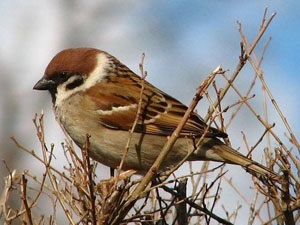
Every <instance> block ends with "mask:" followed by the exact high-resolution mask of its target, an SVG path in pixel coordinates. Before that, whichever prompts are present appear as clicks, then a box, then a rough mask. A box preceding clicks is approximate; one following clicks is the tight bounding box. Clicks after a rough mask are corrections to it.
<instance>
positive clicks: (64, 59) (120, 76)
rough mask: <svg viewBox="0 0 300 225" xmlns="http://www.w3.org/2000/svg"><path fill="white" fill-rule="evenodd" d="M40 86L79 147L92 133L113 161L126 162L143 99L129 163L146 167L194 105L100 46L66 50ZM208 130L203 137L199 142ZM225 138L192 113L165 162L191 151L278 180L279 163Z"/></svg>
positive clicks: (99, 157) (103, 156)
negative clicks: (262, 160) (256, 157)
mask: <svg viewBox="0 0 300 225" xmlns="http://www.w3.org/2000/svg"><path fill="white" fill-rule="evenodd" d="M142 87H143V88H144V89H143V92H142V97H140V94H141V89H142ZM33 89H35V90H48V91H49V92H50V95H51V97H52V103H53V108H54V112H55V116H56V119H57V120H58V122H59V123H60V124H61V125H62V127H63V129H65V131H66V132H67V133H68V135H69V136H70V137H71V138H72V139H73V141H74V142H75V143H76V144H77V145H78V146H79V147H80V148H83V147H84V145H85V143H86V137H87V135H89V137H90V138H89V142H90V156H91V157H92V158H93V159H94V160H96V161H98V162H100V163H102V164H104V165H106V166H109V167H111V168H117V167H118V166H119V165H120V162H121V159H122V156H123V154H124V149H125V146H126V143H127V141H128V137H129V132H128V131H129V130H130V129H131V128H132V127H133V123H134V121H135V119H136V117H137V112H138V109H139V103H140V113H139V115H138V120H137V124H136V126H135V129H134V131H133V135H132V138H131V141H130V146H129V149H128V153H127V156H126V158H125V160H124V164H123V167H122V169H123V170H129V169H132V170H136V171H137V172H138V173H140V174H144V173H146V172H147V171H148V169H149V168H150V167H151V165H152V164H153V162H154V161H155V159H156V158H157V156H158V155H159V153H160V151H161V149H162V148H163V146H164V144H165V143H166V141H167V138H168V137H169V136H170V135H171V134H172V132H173V131H174V130H175V129H176V127H177V125H178V124H179V122H180V121H181V118H182V117H183V115H184V113H185V112H186V110H187V106H186V105H184V104H183V103H181V102H180V101H178V100H176V99H175V98H173V97H171V96H170V95H168V94H166V93H165V92H163V91H161V90H160V89H158V88H156V87H155V86H153V85H152V84H150V83H149V82H147V81H146V80H143V79H142V78H141V77H140V76H138V75H136V74H135V73H134V72H133V71H131V70H130V69H129V68H128V67H127V66H126V65H124V64H123V63H121V62H120V61H119V60H118V59H117V58H115V57H114V56H112V55H110V54H109V53H107V52H105V51H102V50H98V49H95V48H71V49H65V50H63V51H61V52H59V53H58V54H57V55H55V56H54V58H53V59H52V60H51V61H50V63H49V64H48V66H47V68H46V70H45V73H44V76H43V77H42V78H41V79H40V80H39V81H38V82H37V83H36V84H35V85H34V87H33ZM202 136H203V137H202ZM201 137H202V138H203V141H202V142H201V144H200V145H199V146H196V144H195V143H197V140H199V139H200V138H201ZM226 137H227V134H226V133H224V132H222V131H220V130H218V129H216V128H214V127H210V126H208V125H207V124H206V123H205V122H204V120H203V119H202V118H201V117H200V116H199V115H198V114H197V113H196V112H192V113H191V115H190V117H189V119H188V121H187V122H186V124H185V126H184V128H183V129H182V131H181V133H180V134H179V138H178V140H177V142H176V143H175V145H174V146H173V148H172V150H171V151H170V152H169V154H168V156H167V158H166V159H165V161H164V163H163V165H162V168H160V169H162V170H164V169H166V168H169V167H172V166H174V165H176V163H178V162H180V161H181V160H182V159H183V158H184V157H185V156H186V155H187V154H189V153H190V155H189V157H188V159H187V160H188V161H198V160H210V161H217V162H223V163H230V164H236V165H240V166H242V167H243V168H245V169H246V171H247V172H250V173H251V174H253V175H254V176H256V177H258V178H265V179H276V177H277V174H275V173H274V172H273V171H272V170H270V169H269V168H267V167H265V166H263V165H261V164H259V163H257V162H255V161H253V160H251V159H249V158H247V157H246V156H244V155H242V154H241V153H239V152H238V151H236V150H234V149H233V148H231V147H229V146H228V145H226V144H225V143H223V142H222V141H221V140H220V139H221V138H226Z"/></svg>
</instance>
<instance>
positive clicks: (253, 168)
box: [195, 138, 280, 182]
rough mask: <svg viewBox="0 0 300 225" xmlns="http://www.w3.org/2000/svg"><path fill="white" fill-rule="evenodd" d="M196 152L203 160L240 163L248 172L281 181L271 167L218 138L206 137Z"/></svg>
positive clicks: (264, 179)
mask: <svg viewBox="0 0 300 225" xmlns="http://www.w3.org/2000/svg"><path fill="white" fill-rule="evenodd" d="M195 153H196V155H197V157H198V158H199V157H200V159H202V160H212V161H217V162H225V163H230V164H236V165H240V166H242V167H244V168H245V169H246V171H247V172H249V173H251V174H252V175H253V176H255V177H257V178H258V179H260V180H262V181H268V180H272V181H276V182H280V176H279V175H278V174H276V173H275V172H273V171H272V170H271V169H269V168H267V167H265V166H263V165H261V164H259V163H258V162H255V161H253V160H252V159H249V158H247V157H246V156H244V155H242V154H241V153H239V152H237V151H236V150H234V149H232V148H231V147H229V146H227V145H226V144H224V143H223V142H221V141H220V140H219V139H217V138H204V139H203V141H202V142H201V144H200V147H199V148H198V149H197V150H196V152H195Z"/></svg>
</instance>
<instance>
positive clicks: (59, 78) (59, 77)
mask: <svg viewBox="0 0 300 225" xmlns="http://www.w3.org/2000/svg"><path fill="white" fill-rule="evenodd" d="M69 77H70V74H69V73H68V72H59V73H57V74H55V76H54V78H53V80H54V81H55V82H56V83H57V84H61V83H64V82H65V81H66V80H68V79H69Z"/></svg>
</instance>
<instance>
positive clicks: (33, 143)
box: [0, 0, 300, 220]
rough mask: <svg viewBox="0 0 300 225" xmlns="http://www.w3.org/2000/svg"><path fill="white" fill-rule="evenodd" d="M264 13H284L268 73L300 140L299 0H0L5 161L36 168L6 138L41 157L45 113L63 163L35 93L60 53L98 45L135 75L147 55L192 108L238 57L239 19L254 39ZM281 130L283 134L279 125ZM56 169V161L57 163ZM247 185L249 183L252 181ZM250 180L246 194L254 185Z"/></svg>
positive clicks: (58, 138)
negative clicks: (39, 125) (217, 71)
mask: <svg viewBox="0 0 300 225" xmlns="http://www.w3.org/2000/svg"><path fill="white" fill-rule="evenodd" d="M265 6H269V13H272V12H277V16H276V17H275V19H274V21H273V22H272V24H271V26H270V28H269V29H268V31H267V33H266V36H265V38H264V40H267V38H268V37H269V36H271V37H272V41H271V44H270V46H269V48H268V52H267V53H266V55H265V59H264V62H263V65H262V68H263V70H264V73H265V76H266V77H265V78H266V81H267V83H268V84H269V87H270V89H271V91H272V92H273V94H274V96H275V98H276V100H277V101H278V104H279V105H280V106H281V107H282V109H283V112H284V113H285V115H286V117H287V118H288V120H289V121H290V123H291V126H292V128H293V129H294V132H295V134H296V136H298V137H299V133H300V128H299V122H300V119H299V107H300V103H299V102H300V101H299V96H300V91H299V82H300V76H299V72H298V65H299V61H300V60H299V59H300V57H299V51H300V42H299V40H300V30H299V21H300V14H299V10H300V2H299V1H279V0H277V1H258V0H257V1H255V0H254V1H234V0H231V1H230V0H228V1H225V0H222V1H221V0H212V1H158V0H152V1H133V0H131V1H130V0H127V1H123V0H119V1H110V0H106V1H96V0H94V1H72V2H71V1H58V0H53V1H33V0H26V1H16V0H9V1H8V0H6V1H5V0H2V1H0V40H1V42H0V43H1V44H0V68H1V76H0V148H1V149H0V158H1V160H2V159H4V160H5V161H6V162H7V163H8V165H9V167H10V168H11V169H14V168H17V169H18V170H19V171H23V170H24V169H31V170H34V169H38V168H39V167H38V166H37V165H39V164H36V162H32V161H31V159H30V157H28V155H26V154H25V153H24V152H21V151H20V150H18V149H17V148H16V146H15V145H14V144H13V143H12V141H11V140H10V138H9V137H10V136H12V135H13V136H15V137H16V138H17V139H18V140H19V141H20V142H21V143H22V144H23V145H24V146H26V147H28V148H30V149H35V150H38V149H39V148H38V146H39V145H38V141H37V138H36V136H35V129H34V126H33V124H32V118H33V116H34V114H35V113H36V112H37V113H39V112H41V110H42V109H43V110H44V112H45V127H46V140H47V143H48V144H50V143H54V144H55V145H56V149H57V150H58V151H57V152H56V153H55V154H56V157H57V158H59V156H60V152H59V150H61V148H60V143H61V142H62V141H63V140H64V137H63V136H62V133H61V131H60V128H59V126H58V125H57V124H56V123H55V120H54V116H53V113H52V111H51V99H50V96H49V95H48V93H46V92H37V91H33V90H32V87H33V85H34V84H35V82H36V81H37V80H38V79H40V78H41V76H42V75H43V72H44V69H45V67H46V66H47V64H48V62H49V61H50V60H51V58H52V57H53V56H54V54H56V53H57V52H58V51H60V50H62V49H64V48H69V47H80V46H91V47H96V48H99V49H102V50H105V51H108V52H109V53H111V54H112V55H114V56H116V57H117V58H119V59H120V60H121V61H122V62H124V63H125V64H126V65H128V66H129V67H130V68H131V69H132V70H134V71H136V72H137V73H139V69H138V63H139V62H140V59H141V54H142V53H143V52H145V53H146V61H145V69H146V70H147V71H148V77H147V80H148V81H150V82H152V83H153V84H155V85H157V86H158V87H160V88H161V89H163V90H164V91H166V92H167V93H169V94H171V95H173V96H174V97H176V98H178V99H179V100H181V101H183V102H184V103H186V104H188V103H189V101H190V100H191V98H192V96H193V94H194V92H195V89H196V88H197V86H198V85H199V84H200V82H201V81H202V79H203V78H204V77H205V75H207V74H209V72H210V71H211V70H213V69H214V68H215V67H216V66H217V65H219V64H222V66H223V68H224V69H229V70H231V71H232V70H233V69H234V67H235V65H236V63H237V61H238V56H239V53H240V46H239V42H240V37H239V34H238V31H237V23H236V21H237V20H239V21H241V22H242V24H243V28H244V32H245V34H246V35H247V37H248V38H249V39H250V40H252V39H253V38H254V37H255V35H256V33H257V29H258V27H259V25H260V22H261V17H262V14H263V11H264V8H265ZM262 43H263V42H262ZM261 46H262V44H261ZM249 76H250V75H249ZM251 76H252V74H251ZM245 77H247V73H246V74H245ZM237 82H240V85H242V84H243V82H247V80H246V78H245V79H244V78H240V79H239V80H238V81H237ZM236 100H237V98H235V99H233V100H232V102H231V103H233V102H234V101H236ZM255 101H258V102H260V101H261V99H257V100H254V102H255ZM198 110H199V112H200V113H201V114H202V115H205V112H206V108H205V107H202V108H201V102H200V107H198ZM275 118H276V117H275V116H274V120H272V119H273V118H272V115H271V122H276V119H275ZM240 120H241V123H240V125H241V127H238V128H237V129H233V130H229V131H228V132H229V135H230V137H231V139H233V140H232V141H233V142H234V140H239V139H241V133H240V131H241V130H244V129H246V128H249V126H250V128H251V129H250V131H249V132H250V133H251V130H252V131H253V133H255V132H256V128H255V126H254V125H251V123H249V121H247V117H241V119H240ZM251 126H252V127H251ZM277 129H279V131H280V125H278V127H277ZM283 132H285V131H284V130H282V132H280V134H282V136H283ZM238 143H239V142H238V141H237V143H234V144H235V146H239V144H238ZM275 144H276V143H275ZM54 163H57V164H59V160H57V161H56V162H54ZM39 166H40V165H39ZM229 168H230V170H237V167H229ZM238 170H240V171H241V172H242V173H240V175H244V176H246V175H245V172H244V171H242V170H241V169H238ZM232 174H233V175H234V174H235V173H234V172H232ZM0 175H1V179H2V177H3V176H4V175H7V171H6V169H5V167H4V165H3V163H2V164H1V166H0ZM240 175H238V176H240ZM230 176H231V174H230ZM245 180H250V183H251V179H250V176H249V175H247V177H246V179H245ZM1 183H2V181H0V188H2V184H1ZM245 183H246V184H245V185H246V186H247V187H248V186H249V182H248V181H246V182H245ZM228 204H229V206H228V207H230V204H231V205H232V203H228ZM232 207H233V206H232ZM246 213H247V211H246ZM240 219H241V220H242V219H243V218H240Z"/></svg>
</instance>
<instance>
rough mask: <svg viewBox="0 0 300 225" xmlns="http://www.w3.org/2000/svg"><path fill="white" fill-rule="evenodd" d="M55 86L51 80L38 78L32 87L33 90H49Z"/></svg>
mask: <svg viewBox="0 0 300 225" xmlns="http://www.w3.org/2000/svg"><path fill="white" fill-rule="evenodd" d="M55 87H56V84H55V82H54V81H53V80H46V79H45V78H44V77H43V78H42V79H40V80H39V81H38V82H37V83H36V84H35V85H34V87H33V89H34V90H51V89H53V88H55Z"/></svg>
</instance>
